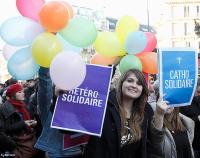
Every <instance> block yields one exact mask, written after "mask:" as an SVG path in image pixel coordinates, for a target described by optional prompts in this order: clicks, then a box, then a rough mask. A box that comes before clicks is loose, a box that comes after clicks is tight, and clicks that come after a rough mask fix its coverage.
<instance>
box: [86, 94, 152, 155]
mask: <svg viewBox="0 0 200 158" xmlns="http://www.w3.org/2000/svg"><path fill="white" fill-rule="evenodd" d="M152 116H153V110H152V109H151V107H150V105H149V104H148V103H147V105H146V107H145V117H144V121H143V123H142V131H143V133H142V145H141V146H140V151H139V153H140V155H141V158H146V157H147V144H148V141H147V135H148V134H147V133H148V130H147V129H150V124H151V118H152ZM120 130H121V119H120V115H119V110H118V105H117V101H116V97H115V92H114V91H112V92H111V93H110V95H109V100H108V103H107V109H106V115H105V119H104V125H103V130H102V135H101V137H95V136H91V137H90V140H89V142H88V145H87V146H86V150H85V153H84V158H120V143H121V134H120V133H121V132H120ZM131 154H132V153H131V151H130V155H129V157H131ZM138 158H139V157H138Z"/></svg>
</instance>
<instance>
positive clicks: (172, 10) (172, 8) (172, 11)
mask: <svg viewBox="0 0 200 158" xmlns="http://www.w3.org/2000/svg"><path fill="white" fill-rule="evenodd" d="M171 18H172V19H173V18H174V6H171Z"/></svg>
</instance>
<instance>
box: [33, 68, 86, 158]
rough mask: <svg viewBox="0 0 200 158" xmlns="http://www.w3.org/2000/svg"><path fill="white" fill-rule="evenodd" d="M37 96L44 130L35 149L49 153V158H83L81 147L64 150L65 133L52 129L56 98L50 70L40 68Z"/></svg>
mask: <svg viewBox="0 0 200 158" xmlns="http://www.w3.org/2000/svg"><path fill="white" fill-rule="evenodd" d="M37 96H38V106H39V110H40V119H41V122H42V125H43V129H42V133H41V136H40V137H39V138H38V140H37V143H36V144H35V147H36V148H37V149H40V150H42V151H45V152H47V155H48V157H49V158H61V157H62V158H81V154H82V150H81V147H80V146H75V147H72V148H70V149H67V150H63V138H64V134H63V132H62V131H61V130H59V129H55V128H51V120H52V116H53V110H52V109H53V108H52V107H53V106H54V104H52V101H53V100H56V96H54V98H53V83H52V81H51V78H50V74H49V69H48V68H44V67H40V69H39V83H38V94H37Z"/></svg>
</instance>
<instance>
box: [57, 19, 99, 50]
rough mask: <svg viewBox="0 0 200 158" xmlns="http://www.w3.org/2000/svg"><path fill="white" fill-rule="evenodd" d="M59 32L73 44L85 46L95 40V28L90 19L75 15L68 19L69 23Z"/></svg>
mask: <svg viewBox="0 0 200 158" xmlns="http://www.w3.org/2000/svg"><path fill="white" fill-rule="evenodd" d="M59 34H60V35H61V36H62V37H63V38H64V39H65V40H66V41H68V42H69V43H70V44H72V45H74V46H77V47H87V46H89V45H91V44H92V43H93V42H94V41H95V39H96V37H97V30H96V26H95V24H94V23H93V22H92V21H90V20H88V19H86V18H83V17H75V18H72V19H70V21H69V24H68V25H67V26H66V27H65V28H64V29H63V30H62V31H60V32H59Z"/></svg>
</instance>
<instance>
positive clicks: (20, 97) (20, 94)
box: [15, 90, 24, 101]
mask: <svg viewBox="0 0 200 158" xmlns="http://www.w3.org/2000/svg"><path fill="white" fill-rule="evenodd" d="M15 97H16V100H21V101H22V100H24V91H23V90H22V91H19V92H17V93H16V94H15Z"/></svg>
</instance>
